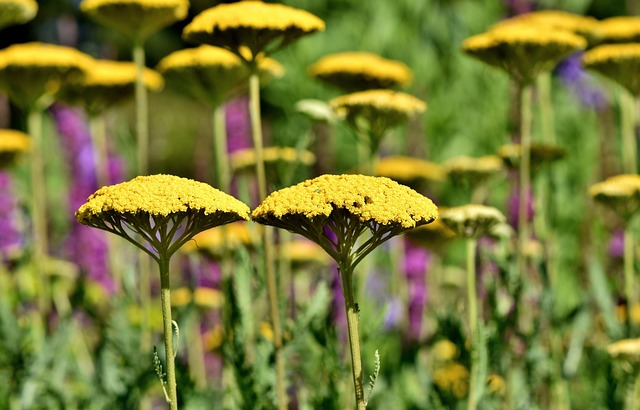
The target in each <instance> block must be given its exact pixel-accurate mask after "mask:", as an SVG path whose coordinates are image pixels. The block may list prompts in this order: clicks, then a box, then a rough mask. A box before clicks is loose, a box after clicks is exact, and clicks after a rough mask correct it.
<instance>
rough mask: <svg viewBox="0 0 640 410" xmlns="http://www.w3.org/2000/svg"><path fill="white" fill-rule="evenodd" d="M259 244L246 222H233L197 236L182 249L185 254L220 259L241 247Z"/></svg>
mask: <svg viewBox="0 0 640 410" xmlns="http://www.w3.org/2000/svg"><path fill="white" fill-rule="evenodd" d="M257 242H258V238H256V237H255V236H254V235H253V234H252V233H251V231H250V230H249V227H248V226H247V223H246V222H233V223H230V224H227V225H225V228H224V232H223V230H220V229H209V230H206V231H203V232H200V233H199V234H197V235H195V236H194V237H193V239H192V240H191V241H189V242H187V243H186V244H185V246H184V247H182V251H183V252H185V253H190V252H196V251H200V252H204V253H206V254H207V255H208V256H211V257H213V258H219V257H220V256H221V255H223V254H224V253H225V252H227V251H229V250H234V249H238V248H241V247H249V248H251V247H254V246H255V245H256V244H257Z"/></svg>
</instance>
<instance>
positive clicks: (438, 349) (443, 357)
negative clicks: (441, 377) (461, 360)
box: [431, 339, 460, 363]
mask: <svg viewBox="0 0 640 410" xmlns="http://www.w3.org/2000/svg"><path fill="white" fill-rule="evenodd" d="M431 352H432V353H433V360H434V361H435V362H438V363H440V362H448V361H450V360H453V359H455V358H457V357H458V355H459V354H460V351H459V350H458V346H456V345H455V344H454V343H453V342H452V341H451V340H447V339H442V340H438V341H437V342H436V343H434V344H433V346H432V347H431Z"/></svg>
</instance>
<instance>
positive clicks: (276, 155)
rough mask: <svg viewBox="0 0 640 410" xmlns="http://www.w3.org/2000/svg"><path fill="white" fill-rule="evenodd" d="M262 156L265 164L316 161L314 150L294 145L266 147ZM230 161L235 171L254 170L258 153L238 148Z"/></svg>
mask: <svg viewBox="0 0 640 410" xmlns="http://www.w3.org/2000/svg"><path fill="white" fill-rule="evenodd" d="M262 158H263V160H264V162H265V164H274V163H277V162H288V163H296V162H297V163H300V164H304V165H307V166H309V165H313V164H315V162H316V156H315V154H314V153H313V152H311V151H307V150H298V149H295V148H292V147H266V148H264V149H263V150H262ZM229 161H230V163H231V168H232V169H233V170H234V171H241V170H245V169H247V170H253V169H254V167H255V164H256V153H255V151H254V150H253V149H251V148H247V149H242V150H238V151H236V152H234V153H232V154H231V155H230V158H229Z"/></svg>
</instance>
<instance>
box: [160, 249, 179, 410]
mask: <svg viewBox="0 0 640 410" xmlns="http://www.w3.org/2000/svg"><path fill="white" fill-rule="evenodd" d="M170 260H171V257H170V256H167V255H163V254H160V255H159V257H158V260H157V261H158V267H159V268H160V289H161V290H160V298H161V300H162V324H163V331H164V348H165V361H166V363H167V394H168V397H169V404H170V406H171V407H170V408H171V410H178V394H177V386H176V365H175V352H174V348H173V321H172V319H171V282H170V278H169V262H170Z"/></svg>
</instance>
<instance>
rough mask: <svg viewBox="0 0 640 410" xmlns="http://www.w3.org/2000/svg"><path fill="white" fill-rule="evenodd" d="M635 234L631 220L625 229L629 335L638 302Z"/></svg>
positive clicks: (625, 271)
mask: <svg viewBox="0 0 640 410" xmlns="http://www.w3.org/2000/svg"><path fill="white" fill-rule="evenodd" d="M633 242H634V235H633V229H632V227H631V223H630V222H629V223H628V224H627V226H626V227H625V230H624V294H625V298H626V299H627V329H628V332H629V337H632V336H633V319H632V312H633V307H634V305H636V303H637V298H636V297H635V293H634V288H635V283H634V282H635V281H634V276H635V275H634V272H633V264H634V252H633V247H634V243H633Z"/></svg>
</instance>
